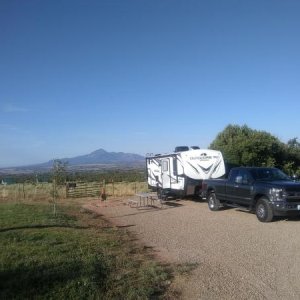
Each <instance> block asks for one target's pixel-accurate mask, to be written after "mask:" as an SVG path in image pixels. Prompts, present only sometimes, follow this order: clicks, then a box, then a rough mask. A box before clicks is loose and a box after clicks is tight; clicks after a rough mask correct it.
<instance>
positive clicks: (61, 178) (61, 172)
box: [51, 159, 67, 215]
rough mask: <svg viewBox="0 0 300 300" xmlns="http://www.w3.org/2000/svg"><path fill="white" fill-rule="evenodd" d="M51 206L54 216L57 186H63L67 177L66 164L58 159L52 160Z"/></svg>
mask: <svg viewBox="0 0 300 300" xmlns="http://www.w3.org/2000/svg"><path fill="white" fill-rule="evenodd" d="M51 173H52V185H53V189H52V204H53V214H54V215H56V202H57V198H58V196H59V195H58V186H60V185H63V184H65V181H66V176H67V162H64V161H62V160H59V159H54V160H53V165H52V170H51Z"/></svg>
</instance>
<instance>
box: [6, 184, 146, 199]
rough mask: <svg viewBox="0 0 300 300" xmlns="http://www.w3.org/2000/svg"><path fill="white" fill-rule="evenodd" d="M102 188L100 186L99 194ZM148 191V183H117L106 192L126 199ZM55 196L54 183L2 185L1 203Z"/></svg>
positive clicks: (60, 192)
mask: <svg viewBox="0 0 300 300" xmlns="http://www.w3.org/2000/svg"><path fill="white" fill-rule="evenodd" d="M100 190H101V187H100V186H99V192H100ZM147 190H148V187H147V183H146V182H116V183H109V184H106V186H105V192H106V194H107V196H108V197H110V196H114V197H124V196H132V195H134V194H135V193H137V192H145V191H147ZM57 192H58V199H65V198H66V188H65V186H59V187H58V188H57ZM52 195H53V185H52V183H37V184H32V183H24V184H11V185H0V201H2V202H3V201H7V200H9V201H15V202H27V201H37V202H40V201H51V200H52V197H53V196H52Z"/></svg>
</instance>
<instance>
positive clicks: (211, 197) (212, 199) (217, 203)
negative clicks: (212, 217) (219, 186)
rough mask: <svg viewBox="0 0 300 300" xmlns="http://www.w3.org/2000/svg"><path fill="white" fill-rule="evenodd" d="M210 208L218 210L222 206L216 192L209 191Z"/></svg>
mask: <svg viewBox="0 0 300 300" xmlns="http://www.w3.org/2000/svg"><path fill="white" fill-rule="evenodd" d="M207 203H208V208H209V209H210V210H212V211H217V210H219V209H220V207H221V203H220V201H219V200H218V199H217V197H216V194H215V193H213V192H212V193H209V195H208V198H207Z"/></svg>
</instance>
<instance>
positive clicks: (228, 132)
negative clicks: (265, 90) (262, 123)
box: [210, 124, 284, 167]
mask: <svg viewBox="0 0 300 300" xmlns="http://www.w3.org/2000/svg"><path fill="white" fill-rule="evenodd" d="M210 148H211V149H215V150H219V151H221V152H222V153H223V156H224V159H225V161H226V162H227V163H229V164H232V165H239V166H268V167H273V166H277V167H282V166H283V156H284V155H283V154H284V144H283V143H282V142H280V141H279V140H278V139H277V138H276V137H274V136H272V135H271V134H270V133H268V132H265V131H258V130H253V129H251V128H249V127H248V126H247V125H243V126H238V125H231V124H230V125H228V126H227V127H226V128H225V129H224V130H223V131H222V132H220V133H219V134H218V135H217V137H216V138H215V140H214V141H213V142H212V143H211V145H210Z"/></svg>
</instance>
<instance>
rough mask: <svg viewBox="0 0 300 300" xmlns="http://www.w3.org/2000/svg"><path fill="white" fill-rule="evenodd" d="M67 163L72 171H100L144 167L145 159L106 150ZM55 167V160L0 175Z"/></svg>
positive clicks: (78, 157)
mask: <svg viewBox="0 0 300 300" xmlns="http://www.w3.org/2000/svg"><path fill="white" fill-rule="evenodd" d="M60 160H61V161H63V162H66V163H67V166H68V169H71V170H81V171H85V170H99V169H112V168H118V167H119V168H121V169H124V168H135V167H142V166H144V163H145V158H144V156H142V155H138V154H133V153H124V152H107V151H105V150H104V149H98V150H96V151H93V152H91V153H90V154H86V155H80V156H76V157H71V158H62V159H60ZM52 166H53V160H49V161H48V162H45V163H41V164H36V165H31V166H24V167H13V168H2V169H0V173H2V174H3V173H10V174H14V173H31V172H36V171H49V170H50V169H51V168H52Z"/></svg>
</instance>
